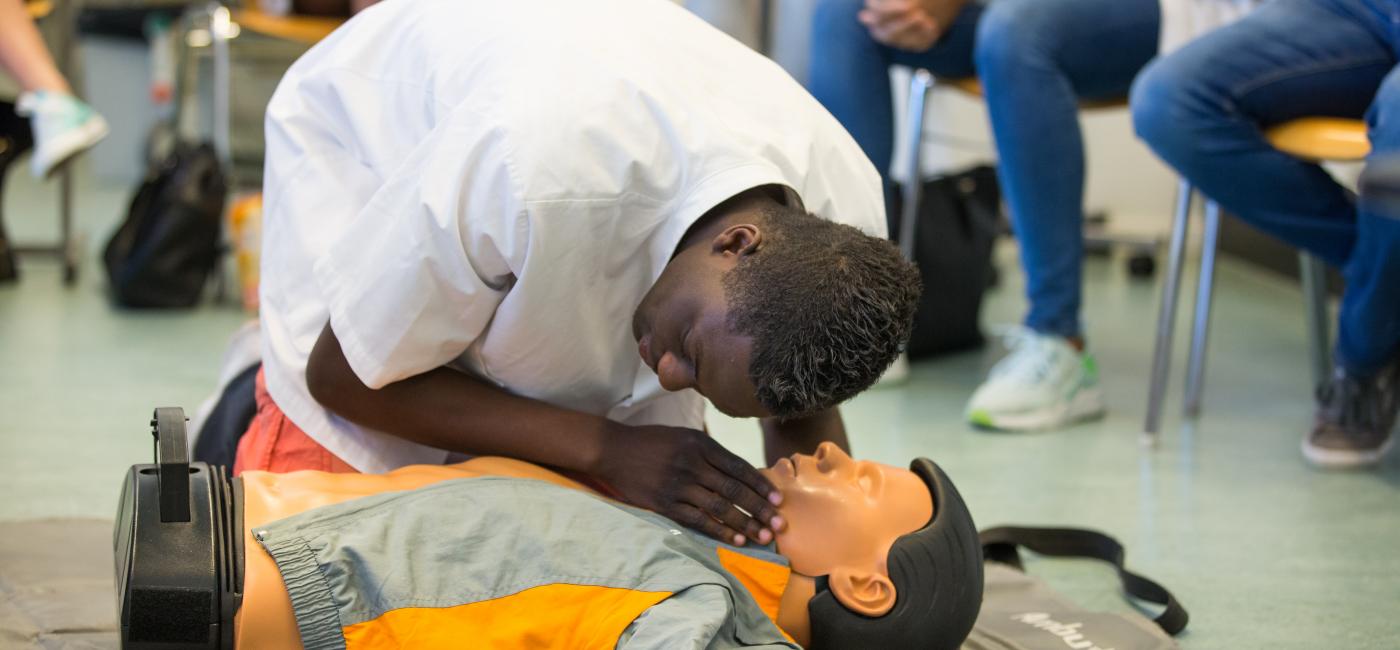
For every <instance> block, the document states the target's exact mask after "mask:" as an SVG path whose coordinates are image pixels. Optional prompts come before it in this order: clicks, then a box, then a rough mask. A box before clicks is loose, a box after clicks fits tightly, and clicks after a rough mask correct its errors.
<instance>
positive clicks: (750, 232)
mask: <svg viewBox="0 0 1400 650" xmlns="http://www.w3.org/2000/svg"><path fill="white" fill-rule="evenodd" d="M762 246H763V231H761V230H759V229H758V226H755V225H753V224H751V223H741V224H735V225H733V226H730V227H728V228H725V229H724V232H722V233H720V234H718V235H715V240H714V242H713V243H712V245H711V247H710V250H711V251H712V252H715V253H728V254H731V255H734V256H735V257H744V256H746V255H750V254H753V253H756V252H758V249H759V248H761V247H762Z"/></svg>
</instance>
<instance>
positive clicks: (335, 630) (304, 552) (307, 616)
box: [267, 539, 345, 650]
mask: <svg viewBox="0 0 1400 650" xmlns="http://www.w3.org/2000/svg"><path fill="white" fill-rule="evenodd" d="M267 551H268V554H269V555H271V556H272V559H273V560H274V561H275V562H277V571H278V572H280V573H281V574H282V583H283V584H284V585H285V586H286V587H287V597H288V598H289V599H290V600H291V601H292V609H293V610H294V611H296V620H297V632H298V633H299V634H300V636H301V645H302V648H304V649H305V650H345V636H344V635H343V634H341V632H340V628H341V625H340V615H339V613H338V612H337V608H336V605H335V601H334V600H332V599H331V589H330V585H329V584H327V583H326V577H325V576H323V575H321V569H320V566H319V565H318V564H317V562H316V554H315V553H313V552H312V551H311V549H310V548H309V547H307V545H306V544H305V543H304V542H302V541H301V540H300V539H286V540H282V541H279V542H273V543H271V544H268V545H267Z"/></svg>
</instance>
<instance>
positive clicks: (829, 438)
mask: <svg viewBox="0 0 1400 650" xmlns="http://www.w3.org/2000/svg"><path fill="white" fill-rule="evenodd" d="M762 427H763V455H764V457H765V459H766V460H767V462H768V464H769V465H770V466H771V465H772V464H773V463H776V462H778V459H779V458H783V457H784V456H791V455H792V454H810V453H812V452H813V451H815V450H816V449H817V445H819V444H821V443H823V442H834V443H836V446H838V447H840V448H841V449H843V450H845V451H846V452H847V453H849V452H850V451H851V444H850V442H848V441H847V440H846V425H845V424H844V423H843V422H842V421H841V411H840V409H838V408H837V407H835V406H833V407H831V408H829V409H826V410H825V411H820V412H818V413H815V414H813V415H810V416H807V417H805V418H795V419H791V420H786V421H783V420H779V419H777V418H764V419H763V421H762Z"/></svg>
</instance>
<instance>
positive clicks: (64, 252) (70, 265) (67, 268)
mask: <svg viewBox="0 0 1400 650" xmlns="http://www.w3.org/2000/svg"><path fill="white" fill-rule="evenodd" d="M58 227H59V232H60V235H59V241H58V255H59V257H61V258H62V259H63V285H64V286H68V287H71V286H73V285H74V284H77V282H78V256H79V253H78V251H77V250H76V249H77V244H76V243H75V242H74V240H73V165H72V163H69V164H67V165H64V167H63V171H62V172H60V177H59V182H58Z"/></svg>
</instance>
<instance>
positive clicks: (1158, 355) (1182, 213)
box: [1143, 179, 1193, 441]
mask: <svg viewBox="0 0 1400 650" xmlns="http://www.w3.org/2000/svg"><path fill="white" fill-rule="evenodd" d="M1192 194H1193V192H1192V191H1191V183H1190V182H1188V181H1186V180H1185V179H1182V181H1181V184H1180V185H1179V186H1178V188H1177V195H1176V216H1175V217H1174V218H1173V221H1172V239H1171V248H1170V250H1169V252H1168V253H1167V276H1166V278H1165V280H1166V282H1165V283H1164V284H1163V285H1162V306H1161V308H1160V309H1159V311H1158V313H1157V341H1156V345H1155V346H1154V347H1153V351H1152V377H1151V385H1150V386H1149V388H1148V391H1147V421H1146V422H1145V423H1144V424H1143V434H1144V436H1146V437H1147V440H1148V441H1155V440H1156V437H1157V433H1158V432H1159V431H1160V428H1161V425H1162V402H1163V401H1164V400H1165V398H1166V393H1167V375H1168V373H1169V371H1170V365H1171V354H1172V335H1173V334H1174V329H1175V325H1176V299H1177V295H1178V293H1179V292H1180V290H1181V266H1182V262H1183V259H1184V258H1185V256H1186V232H1187V230H1188V225H1189V222H1190V218H1191V197H1192Z"/></svg>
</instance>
